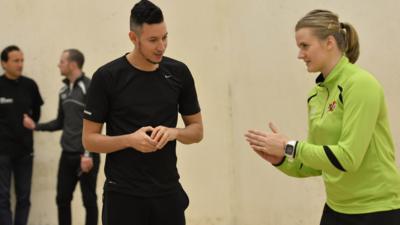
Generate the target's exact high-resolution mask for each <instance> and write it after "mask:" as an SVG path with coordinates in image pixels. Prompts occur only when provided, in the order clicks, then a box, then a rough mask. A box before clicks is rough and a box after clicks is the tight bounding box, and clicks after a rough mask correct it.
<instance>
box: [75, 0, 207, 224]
mask: <svg viewBox="0 0 400 225" xmlns="http://www.w3.org/2000/svg"><path fill="white" fill-rule="evenodd" d="M130 30H131V31H130V32H129V37H130V39H131V41H132V42H133V44H134V45H135V48H134V50H133V51H132V52H129V53H128V54H126V55H124V56H122V57H120V58H117V59H116V60H114V61H112V62H110V63H108V64H106V65H104V66H102V67H100V68H99V69H98V70H97V71H96V73H95V74H94V75H93V78H92V83H91V86H90V88H89V91H88V99H87V104H86V108H85V111H84V122H83V144H84V146H85V147H86V149H88V150H89V151H93V152H101V153H107V158H106V165H105V173H106V178H107V179H106V182H105V185H104V205H103V224H104V225H115V224H118V225H125V224H126V225H131V224H140V225H184V224H185V215H184V211H185V209H186V208H187V206H188V204H189V199H188V197H187V195H186V193H185V192H184V190H183V188H182V186H181V184H180V183H179V174H178V170H177V168H176V161H177V158H176V141H177V140H178V141H179V142H181V143H184V144H191V143H195V142H199V141H201V139H202V138H203V125H202V119H201V113H200V107H199V103H198V100H197V94H196V89H195V85H194V80H193V77H192V75H191V73H190V71H189V69H188V67H187V66H186V65H185V64H184V63H182V62H179V61H177V60H174V59H171V58H168V57H164V56H163V55H164V52H165V50H166V47H167V28H166V24H165V23H164V19H163V14H162V11H161V9H160V8H159V7H157V6H156V5H154V4H153V3H151V2H150V1H147V0H142V1H140V2H139V3H137V4H135V6H134V7H133V8H132V10H131V18H130ZM178 113H180V114H181V117H182V119H183V122H184V124H185V127H184V128H176V124H177V119H178ZM104 123H106V125H107V126H106V135H102V134H101V130H102V126H103V124H104Z"/></svg>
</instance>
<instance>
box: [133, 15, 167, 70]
mask: <svg viewBox="0 0 400 225" xmlns="http://www.w3.org/2000/svg"><path fill="white" fill-rule="evenodd" d="M167 35H168V32H167V27H166V25H165V23H164V22H162V23H157V24H147V23H144V24H143V26H142V27H141V29H140V31H139V32H138V33H135V32H133V31H131V33H130V37H131V40H132V41H133V43H134V44H135V46H136V48H135V50H136V51H137V53H139V54H138V55H140V56H141V58H142V59H143V60H144V61H146V62H147V63H150V64H158V63H160V62H161V60H162V58H163V56H164V53H165V50H166V48H167V44H168V39H167Z"/></svg>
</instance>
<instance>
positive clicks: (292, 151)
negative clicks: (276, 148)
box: [285, 141, 297, 162]
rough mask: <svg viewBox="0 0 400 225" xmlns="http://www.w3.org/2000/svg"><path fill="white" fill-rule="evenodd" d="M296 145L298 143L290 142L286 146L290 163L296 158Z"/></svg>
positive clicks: (286, 153)
mask: <svg viewBox="0 0 400 225" xmlns="http://www.w3.org/2000/svg"><path fill="white" fill-rule="evenodd" d="M296 145H297V141H288V143H286V146H285V156H286V157H287V158H288V161H289V162H292V161H293V159H294V157H296Z"/></svg>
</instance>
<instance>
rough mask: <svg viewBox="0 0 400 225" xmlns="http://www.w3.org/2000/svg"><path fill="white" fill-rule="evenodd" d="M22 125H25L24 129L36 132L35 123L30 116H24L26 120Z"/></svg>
mask: <svg viewBox="0 0 400 225" xmlns="http://www.w3.org/2000/svg"><path fill="white" fill-rule="evenodd" d="M22 123H23V124H24V127H25V128H27V129H29V130H34V129H35V128H36V123H35V121H33V120H32V118H31V117H29V116H28V114H24V119H23V121H22Z"/></svg>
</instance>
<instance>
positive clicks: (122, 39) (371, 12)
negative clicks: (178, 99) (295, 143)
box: [0, 0, 400, 225]
mask: <svg viewBox="0 0 400 225" xmlns="http://www.w3.org/2000/svg"><path fill="white" fill-rule="evenodd" d="M135 2H136V1H126V0H118V1H106V0H97V1H94V0H86V1H82V0H57V1H54V0H35V1H32V0H0V21H1V26H2V29H1V30H2V31H1V38H0V48H3V47H5V46H6V45H9V44H17V45H19V46H20V47H21V48H22V49H23V51H24V53H25V74H27V75H28V76H30V77H32V78H34V79H35V80H36V81H37V82H38V84H39V86H40V90H41V93H42V95H43V97H44V100H45V105H44V107H43V114H42V121H47V120H50V119H52V118H54V117H55V115H56V108H57V95H56V93H58V90H59V88H60V87H61V83H60V81H61V79H62V77H61V76H60V75H59V71H58V68H57V67H56V65H57V63H58V60H59V56H60V54H61V51H62V50H63V49H66V48H71V47H74V48H78V49H80V50H82V51H83V52H84V54H85V56H86V58H87V61H86V65H85V67H84V70H85V71H86V73H87V74H88V75H90V76H91V74H92V73H93V72H94V71H95V70H96V68H98V67H99V66H101V65H102V64H104V63H105V62H108V61H110V60H112V59H114V58H116V57H119V56H121V55H122V54H124V53H125V52H128V51H130V50H131V49H132V48H133V46H132V44H131V43H130V41H129V39H128V18H129V12H130V9H131V7H132V6H133V4H134V3H135ZM155 3H157V4H159V5H160V6H161V7H162V8H163V10H164V14H165V17H166V22H167V25H168V29H169V49H168V51H167V55H168V56H171V57H174V58H177V59H180V60H182V61H184V62H186V63H187V65H188V66H189V67H190V69H191V71H192V73H193V75H194V77H195V80H196V85H197V89H198V94H199V98H200V102H201V106H202V113H203V117H204V126H205V138H204V140H203V142H201V143H200V144H197V145H190V146H183V145H179V147H178V154H179V156H178V157H179V162H178V166H179V169H180V174H181V177H182V178H181V181H182V183H183V186H184V187H185V189H186V190H187V192H188V193H189V195H190V197H191V204H190V207H189V209H188V210H187V220H188V224H191V225H261V224H271V225H286V224H298V225H300V224H304V225H309V224H318V223H319V218H320V215H321V210H322V207H323V203H324V199H325V196H324V189H323V184H322V181H321V179H320V178H307V179H294V178H289V177H286V176H284V175H283V174H281V173H279V172H278V171H277V170H276V169H275V168H273V167H272V166H270V165H268V164H266V163H265V162H264V161H263V160H261V159H260V158H258V156H256V154H254V153H253V152H252V151H251V150H250V148H249V147H248V146H247V144H246V142H245V141H244V138H243V134H244V133H245V132H246V130H247V129H249V128H258V129H267V122H268V121H273V122H275V123H276V124H277V125H278V127H279V128H280V130H281V131H282V132H283V133H285V134H287V135H288V136H289V137H292V138H296V139H303V138H305V135H306V131H307V124H306V96H307V92H308V90H309V89H310V88H311V87H312V86H313V80H314V79H315V74H308V73H307V72H306V69H305V66H304V64H303V62H301V61H299V60H297V59H296V56H297V47H296V45H295V40H294V31H293V27H294V24H295V23H296V22H297V20H298V19H299V18H300V17H302V16H303V15H304V14H306V13H307V12H309V11H310V10H312V9H315V8H325V9H330V10H332V11H335V12H337V13H338V14H339V15H340V18H341V20H342V21H344V22H351V23H352V24H353V25H354V26H355V27H356V29H357V30H358V32H359V35H360V41H361V56H360V59H359V61H358V64H359V65H361V66H362V67H364V68H366V69H367V70H369V71H371V72H372V73H374V74H375V75H376V77H377V78H378V80H379V81H380V82H381V83H382V85H383V87H384V89H385V93H386V97H387V103H388V107H389V113H390V119H391V120H390V121H391V128H392V131H393V136H394V139H395V143H396V147H397V148H398V147H399V145H400V140H399V138H398V137H399V135H400V126H399V117H398V115H399V114H400V104H399V97H398V96H399V93H398V92H399V91H398V88H397V86H398V84H399V78H398V77H399V76H398V71H399V63H398V55H400V29H399V28H398V24H399V22H400V14H398V11H399V10H400V2H399V1H396V0H384V1H379V2H378V1H372V0H371V1H362V0H351V1H345V0H337V1H328V0H323V1H318V0H303V1H293V0H292V1H289V0H248V1H239V0H202V1H194V0H174V1H172V0H155ZM59 137H60V133H36V134H35V151H36V153H35V154H36V156H35V164H34V178H33V185H32V188H33V189H32V191H33V195H32V211H31V217H30V225H50V224H56V223H57V215H56V206H55V184H56V173H57V163H58V160H59V156H60V147H59V144H58V142H59ZM397 155H399V154H398V153H397ZM398 162H400V161H398ZM103 163H104V158H103ZM100 174H101V175H100V176H99V181H98V182H99V185H98V195H99V205H100V206H101V194H102V183H103V182H104V175H103V172H101V173H100ZM73 221H74V224H83V223H84V222H83V221H84V210H83V207H82V202H81V197H80V193H79V191H78V190H77V191H76V193H75V196H74V202H73Z"/></svg>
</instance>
